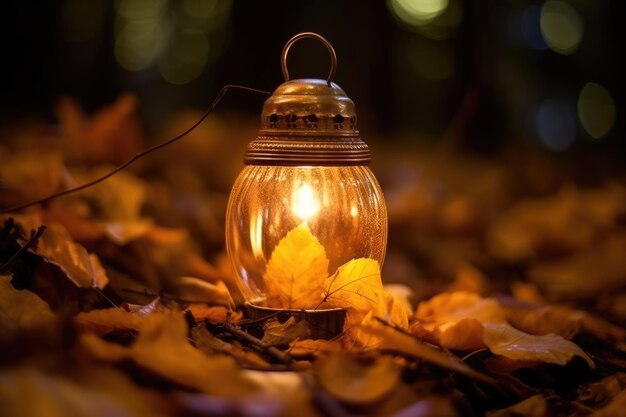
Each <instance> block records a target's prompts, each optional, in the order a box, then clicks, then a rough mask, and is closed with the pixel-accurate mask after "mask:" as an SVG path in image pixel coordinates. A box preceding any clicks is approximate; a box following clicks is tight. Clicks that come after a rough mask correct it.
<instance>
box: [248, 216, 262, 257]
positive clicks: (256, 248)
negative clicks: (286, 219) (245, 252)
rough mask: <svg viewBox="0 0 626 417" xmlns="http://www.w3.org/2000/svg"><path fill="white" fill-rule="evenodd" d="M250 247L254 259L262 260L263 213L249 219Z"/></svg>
mask: <svg viewBox="0 0 626 417" xmlns="http://www.w3.org/2000/svg"><path fill="white" fill-rule="evenodd" d="M250 246H251V247H252V254H253V255H254V257H255V258H260V259H263V212H262V211H259V212H257V214H256V216H253V217H252V218H251V219H250Z"/></svg>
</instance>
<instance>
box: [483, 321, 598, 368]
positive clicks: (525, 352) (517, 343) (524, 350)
mask: <svg viewBox="0 0 626 417" xmlns="http://www.w3.org/2000/svg"><path fill="white" fill-rule="evenodd" d="M483 328H484V331H483V337H484V340H485V344H486V345H487V347H488V348H489V350H491V351H492V352H493V353H495V354H496V355H502V356H506V357H507V358H509V359H515V360H529V359H532V360H540V361H543V362H548V363H555V364H557V365H566V364H567V363H568V362H569V361H570V360H571V359H572V357H574V356H580V357H581V358H583V359H584V360H585V361H586V362H587V364H588V365H589V366H590V367H591V368H594V364H593V361H592V360H591V358H589V356H587V354H586V353H585V352H583V350H582V349H581V348H580V347H578V345H577V344H575V343H573V342H570V341H569V340H565V339H563V338H562V337H561V336H558V335H556V334H546V335H542V336H534V335H530V334H528V333H524V332H522V331H520V330H517V329H516V328H514V327H513V326H511V325H509V324H506V323H500V324H498V323H483Z"/></svg>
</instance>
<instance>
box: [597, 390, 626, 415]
mask: <svg viewBox="0 0 626 417" xmlns="http://www.w3.org/2000/svg"><path fill="white" fill-rule="evenodd" d="M624 416H626V390H625V391H622V392H620V393H619V394H617V395H616V396H615V397H614V398H613V401H611V402H610V403H609V404H607V405H606V406H605V407H602V408H601V409H599V410H596V411H595V412H593V413H591V414H589V417H624Z"/></svg>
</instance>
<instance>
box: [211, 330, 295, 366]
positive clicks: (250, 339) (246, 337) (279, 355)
mask: <svg viewBox="0 0 626 417" xmlns="http://www.w3.org/2000/svg"><path fill="white" fill-rule="evenodd" d="M206 323H207V325H208V326H209V327H210V328H213V329H219V330H223V331H224V332H226V333H228V334H230V335H231V336H234V337H236V338H238V339H240V340H242V341H245V342H246V343H248V344H250V345H252V346H253V347H255V348H256V349H258V350H260V351H263V352H266V353H267V354H268V355H270V356H272V357H273V358H275V359H277V360H278V361H280V362H282V363H284V364H286V365H289V364H291V363H292V362H293V358H292V357H291V355H289V354H288V353H285V352H283V351H282V350H280V349H278V348H276V347H274V346H271V345H268V344H267V343H265V342H263V341H262V340H261V339H258V338H256V337H254V336H252V335H251V334H250V333H248V332H246V331H245V330H243V329H242V328H240V327H239V326H236V325H234V324H232V323H228V322H227V323H214V322H211V321H208V320H207V321H206Z"/></svg>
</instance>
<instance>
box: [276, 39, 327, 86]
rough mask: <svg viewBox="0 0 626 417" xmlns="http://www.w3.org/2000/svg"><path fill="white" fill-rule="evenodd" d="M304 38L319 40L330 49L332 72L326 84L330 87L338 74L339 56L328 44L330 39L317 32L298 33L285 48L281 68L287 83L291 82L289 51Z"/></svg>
mask: <svg viewBox="0 0 626 417" xmlns="http://www.w3.org/2000/svg"><path fill="white" fill-rule="evenodd" d="M304 38H312V39H317V40H318V41H320V42H322V43H323V44H324V46H325V47H326V49H328V53H329V54H330V71H329V72H328V77H326V83H327V84H328V86H330V83H331V82H332V80H333V78H335V72H337V54H336V53H335V49H334V48H333V45H331V43H330V42H328V39H326V38H325V37H323V36H322V35H319V34H317V33H315V32H302V33H298V34H297V35H295V36H294V37H292V38H291V39H289V40H288V41H287V43H286V44H285V47H284V48H283V52H282V54H281V57H280V66H281V68H282V70H283V76H284V77H285V81H289V70H288V69H287V55H288V54H289V49H291V46H292V45H293V44H294V43H296V42H298V41H299V40H300V39H304Z"/></svg>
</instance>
